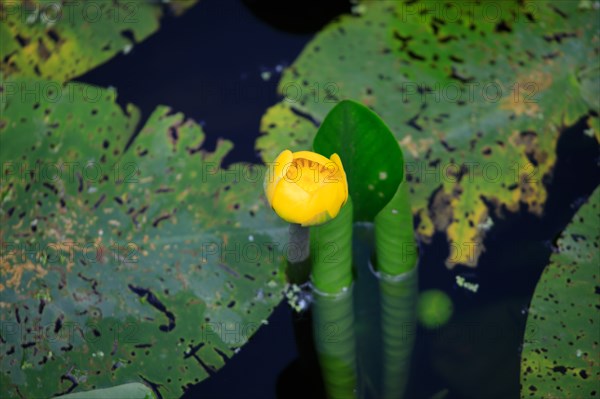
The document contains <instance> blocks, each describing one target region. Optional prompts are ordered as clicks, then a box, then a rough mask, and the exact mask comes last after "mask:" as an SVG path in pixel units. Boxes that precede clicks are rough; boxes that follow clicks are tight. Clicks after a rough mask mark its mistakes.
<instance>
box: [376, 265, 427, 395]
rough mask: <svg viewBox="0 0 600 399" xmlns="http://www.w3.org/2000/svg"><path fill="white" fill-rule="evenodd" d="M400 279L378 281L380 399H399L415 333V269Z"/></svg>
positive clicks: (403, 387)
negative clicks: (380, 341) (380, 352)
mask: <svg viewBox="0 0 600 399" xmlns="http://www.w3.org/2000/svg"><path fill="white" fill-rule="evenodd" d="M403 277H404V278H403V279H400V280H396V279H394V278H390V277H389V276H388V275H382V276H381V277H380V281H379V289H380V292H381V329H382V335H383V337H382V345H383V375H382V379H383V383H382V394H381V398H382V399H399V398H402V396H403V395H404V392H405V390H406V384H407V381H408V376H409V371H410V358H411V354H412V349H413V345H414V340H415V333H416V317H415V313H416V312H415V308H416V300H417V293H418V289H417V270H416V268H415V269H413V270H411V271H409V272H406V274H405V275H403Z"/></svg>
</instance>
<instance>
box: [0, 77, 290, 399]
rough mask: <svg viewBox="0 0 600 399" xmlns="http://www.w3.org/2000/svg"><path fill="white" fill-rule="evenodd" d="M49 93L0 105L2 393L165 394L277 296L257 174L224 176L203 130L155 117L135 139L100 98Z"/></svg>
mask: <svg viewBox="0 0 600 399" xmlns="http://www.w3.org/2000/svg"><path fill="white" fill-rule="evenodd" d="M16 82H17V83H18V85H17V87H18V88H21V87H25V88H26V87H30V86H31V85H36V84H37V85H48V84H51V83H52V84H57V83H56V82H45V81H30V80H20V79H17V80H16ZM60 87H61V90H63V91H64V92H69V93H71V96H61V97H60V98H59V99H58V100H57V101H46V100H44V99H43V98H35V96H24V95H23V93H22V92H15V93H14V94H9V95H7V96H6V98H5V101H4V102H3V103H2V107H3V108H2V117H1V118H0V142H1V145H0V159H1V163H2V168H3V169H2V180H1V186H0V187H1V188H0V201H1V206H0V220H1V225H2V229H1V230H0V244H1V250H2V256H1V257H0V262H1V263H0V306H1V308H2V312H1V319H0V322H1V324H2V325H1V329H0V332H1V339H2V348H3V349H2V352H1V353H0V364H1V365H2V367H1V370H2V372H1V373H0V383H1V385H2V391H3V397H8V398H17V397H22V396H25V397H48V396H54V395H59V394H66V393H70V392H79V391H87V390H92V389H101V388H107V387H111V386H116V385H119V384H124V383H129V382H133V381H137V382H141V383H144V384H146V385H147V386H149V387H151V388H152V389H153V390H154V391H156V392H158V393H160V394H161V395H162V396H163V397H179V396H181V395H182V394H183V392H184V390H185V388H186V387H187V386H189V385H190V384H194V383H197V382H199V381H201V380H203V379H205V378H207V377H209V376H210V375H211V374H213V373H214V372H215V371H216V370H218V369H219V368H220V367H222V366H223V365H224V364H225V363H226V362H227V361H228V359H229V358H230V357H232V356H233V355H234V353H236V352H237V351H238V350H239V349H240V347H242V345H244V344H245V343H246V342H247V340H248V339H249V337H250V336H252V334H254V332H255V331H256V330H257V329H258V328H259V327H260V326H261V324H265V323H266V319H267V318H268V317H269V315H270V313H271V311H272V310H273V308H274V307H275V306H276V305H277V304H278V303H279V301H280V299H281V295H280V294H281V291H282V289H283V286H284V273H283V268H284V266H285V262H284V258H283V246H284V243H282V242H281V240H282V237H284V236H285V232H286V231H287V230H286V227H285V226H284V225H283V224H282V222H280V221H279V220H278V218H277V217H276V215H274V213H273V212H272V211H271V209H270V208H269V206H268V203H267V202H266V200H265V198H264V196H263V189H262V179H261V178H257V176H259V175H260V174H262V173H264V169H263V168H262V167H256V166H251V165H245V164H233V165H232V166H230V167H229V168H228V169H222V168H221V166H220V165H221V160H222V159H223V157H224V156H225V155H226V153H227V152H228V150H229V149H230V148H231V146H232V145H231V143H229V142H227V141H219V142H218V143H217V146H216V149H215V150H214V151H213V152H209V151H206V150H204V149H203V147H202V143H203V141H204V137H205V135H204V133H203V132H202V130H201V128H200V127H199V126H198V125H197V124H196V123H195V122H194V121H191V120H186V119H185V118H184V117H183V115H182V114H179V113H174V112H172V111H171V110H170V109H169V108H167V107H158V108H157V109H156V110H155V112H154V113H153V114H152V115H151V116H150V117H149V119H148V120H147V121H145V123H144V125H143V127H142V128H141V129H139V132H138V127H137V126H138V123H139V113H138V111H137V110H136V108H135V107H133V106H131V105H130V106H128V107H127V109H126V110H123V109H121V107H120V106H119V105H117V104H116V103H115V98H116V93H115V91H114V90H112V89H109V90H105V89H97V90H100V92H101V93H102V95H100V96H97V97H94V98H95V101H91V100H90V98H91V97H90V96H86V93H87V92H89V91H90V90H89V89H90V87H89V86H87V85H82V84H71V83H70V84H67V85H65V86H60ZM133 136H135V139H134V140H133V142H132V144H131V145H130V147H129V148H128V149H127V150H125V148H126V144H127V142H128V140H130V138H131V137H133ZM263 176H264V174H263Z"/></svg>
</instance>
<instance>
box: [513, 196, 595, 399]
mask: <svg viewBox="0 0 600 399" xmlns="http://www.w3.org/2000/svg"><path fill="white" fill-rule="evenodd" d="M598 226H600V188H597V189H596V191H595V192H594V193H593V194H592V196H591V197H590V198H589V199H588V202H587V203H586V204H584V205H583V206H582V207H581V209H579V211H578V212H577V214H575V217H574V218H573V220H572V221H571V223H570V224H569V225H568V226H567V228H566V230H565V231H564V232H563V233H562V235H561V237H560V239H559V240H558V252H557V253H555V254H553V255H552V256H551V257H550V264H549V265H548V266H546V269H544V272H543V273H542V276H541V277H540V281H539V282H538V284H537V287H536V288H535V293H534V295H533V299H532V300H531V305H530V307H529V316H528V318H527V329H526V330H525V339H524V342H523V354H522V359H521V397H522V398H592V397H594V396H597V395H600V390H599V387H598V380H599V379H600V364H599V362H598V348H599V347H600V338H599V337H598V330H599V328H600V327H599V326H600V313H599V312H598V310H599V309H600V283H599V282H600V271H599V270H598V265H600V252H599V251H598V248H599V247H600V231H599V230H598Z"/></svg>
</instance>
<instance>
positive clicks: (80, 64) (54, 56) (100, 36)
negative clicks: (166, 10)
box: [0, 0, 196, 82]
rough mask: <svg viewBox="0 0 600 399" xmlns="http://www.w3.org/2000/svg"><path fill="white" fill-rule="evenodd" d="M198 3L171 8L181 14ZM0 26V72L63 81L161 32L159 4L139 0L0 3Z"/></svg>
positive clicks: (180, 2) (181, 1)
mask: <svg viewBox="0 0 600 399" xmlns="http://www.w3.org/2000/svg"><path fill="white" fill-rule="evenodd" d="M195 3H196V0H177V1H176V2H173V3H172V4H171V8H172V9H173V12H174V13H175V14H178V15H179V14H181V13H183V12H184V11H185V10H186V9H187V8H189V7H190V6H192V5H193V4H195ZM0 13H1V14H2V24H0V42H2V46H1V49H0V70H1V71H2V72H4V74H5V76H10V75H18V76H26V77H41V78H44V79H51V80H56V81H61V82H64V81H67V80H70V79H73V78H74V77H77V76H79V75H82V74H83V73H85V72H87V71H89V70H90V69H93V68H95V67H97V66H98V65H100V64H103V63H104V62H106V61H108V60H109V59H111V58H112V57H114V56H115V55H117V54H119V53H120V52H123V53H125V54H127V53H129V52H130V51H131V49H132V48H133V46H134V45H135V44H137V43H139V42H141V41H142V40H144V39H146V38H147V37H148V36H150V35H151V34H152V33H154V32H156V31H157V30H158V28H159V20H160V18H161V15H162V14H163V6H162V5H161V3H160V2H157V1H151V0H141V1H110V0H99V1H72V2H68V1H46V0H29V1H21V0H7V1H3V3H2V8H1V9H0Z"/></svg>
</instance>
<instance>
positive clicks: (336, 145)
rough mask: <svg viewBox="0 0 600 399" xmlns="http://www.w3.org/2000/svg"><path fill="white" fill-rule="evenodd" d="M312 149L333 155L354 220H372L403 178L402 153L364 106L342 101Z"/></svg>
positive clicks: (327, 121)
mask: <svg viewBox="0 0 600 399" xmlns="http://www.w3.org/2000/svg"><path fill="white" fill-rule="evenodd" d="M313 147H314V149H315V151H316V152H318V153H319V154H322V155H324V156H326V157H330V156H331V155H332V154H334V153H337V154H338V155H339V156H340V159H341V160H342V164H343V165H344V171H345V172H346V176H347V178H348V191H349V194H350V196H351V197H352V198H353V199H354V204H355V209H354V215H355V216H354V220H357V221H358V220H364V221H373V218H374V217H375V215H376V214H377V213H379V211H380V210H381V209H382V208H383V207H384V206H385V205H386V204H387V203H388V202H389V201H390V200H391V199H392V197H393V196H394V194H395V193H396V190H397V189H398V185H399V184H400V182H402V179H403V178H404V173H403V170H402V168H400V169H399V168H398V165H402V162H403V159H402V151H400V147H399V146H398V143H397V142H396V140H395V139H394V136H393V135H392V133H391V132H390V130H389V129H388V127H387V126H386V125H385V123H384V122H383V121H382V120H381V119H380V118H379V117H378V116H377V115H375V114H374V113H373V112H372V111H371V110H369V109H368V108H367V107H365V106H363V105H361V104H358V103H355V102H353V101H342V102H340V103H339V104H338V105H337V106H335V107H334V108H333V109H332V110H331V112H330V113H329V114H328V115H327V117H326V118H325V120H324V121H323V124H322V125H321V127H320V128H319V132H318V133H317V135H316V137H315V140H314V143H313Z"/></svg>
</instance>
